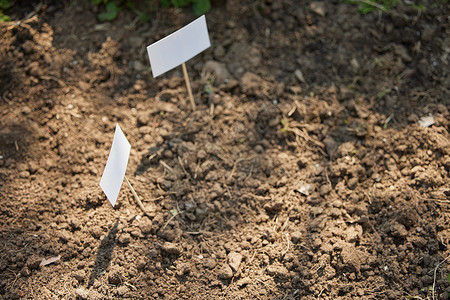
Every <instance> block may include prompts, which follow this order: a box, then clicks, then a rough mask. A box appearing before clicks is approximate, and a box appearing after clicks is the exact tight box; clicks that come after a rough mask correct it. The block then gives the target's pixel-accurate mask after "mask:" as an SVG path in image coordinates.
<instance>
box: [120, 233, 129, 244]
mask: <svg viewBox="0 0 450 300" xmlns="http://www.w3.org/2000/svg"><path fill="white" fill-rule="evenodd" d="M130 241H131V235H130V234H129V233H122V234H121V235H120V236H119V243H121V244H128V243H129V242H130Z"/></svg>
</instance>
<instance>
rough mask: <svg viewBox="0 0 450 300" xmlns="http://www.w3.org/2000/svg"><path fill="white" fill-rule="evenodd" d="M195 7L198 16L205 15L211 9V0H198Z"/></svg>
mask: <svg viewBox="0 0 450 300" xmlns="http://www.w3.org/2000/svg"><path fill="white" fill-rule="evenodd" d="M193 9H194V13H195V14H196V15H197V16H201V15H204V14H206V13H207V12H208V11H209V10H210V9H211V2H210V1H209V0H197V1H196V2H195V3H194V6H193Z"/></svg>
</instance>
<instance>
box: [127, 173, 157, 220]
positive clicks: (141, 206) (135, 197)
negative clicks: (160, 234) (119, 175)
mask: <svg viewBox="0 0 450 300" xmlns="http://www.w3.org/2000/svg"><path fill="white" fill-rule="evenodd" d="M125 181H126V182H127V184H128V186H129V187H130V189H131V192H132V193H133V196H134V199H136V202H137V204H138V205H139V207H140V208H141V209H142V211H143V212H144V214H146V215H147V216H148V217H149V218H151V216H150V215H149V214H148V213H147V211H146V210H145V208H144V205H143V204H142V202H141V199H139V196H138V194H136V191H135V190H134V189H133V186H132V185H131V183H130V181H129V180H128V178H127V176H126V175H125Z"/></svg>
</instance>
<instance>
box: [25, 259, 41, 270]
mask: <svg viewBox="0 0 450 300" xmlns="http://www.w3.org/2000/svg"><path fill="white" fill-rule="evenodd" d="M41 261H42V258H40V257H38V256H35V255H33V256H31V257H30V258H29V259H28V260H27V266H28V269H30V271H31V270H36V269H39V267H40V264H41Z"/></svg>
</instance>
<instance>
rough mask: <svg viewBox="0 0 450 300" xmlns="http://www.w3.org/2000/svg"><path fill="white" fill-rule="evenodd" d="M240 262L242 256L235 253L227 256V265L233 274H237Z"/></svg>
mask: <svg viewBox="0 0 450 300" xmlns="http://www.w3.org/2000/svg"><path fill="white" fill-rule="evenodd" d="M241 262H242V254H240V253H237V252H230V253H229V254H228V264H229V265H230V267H231V268H232V269H233V271H234V272H237V270H238V269H239V266H240V264H241Z"/></svg>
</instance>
